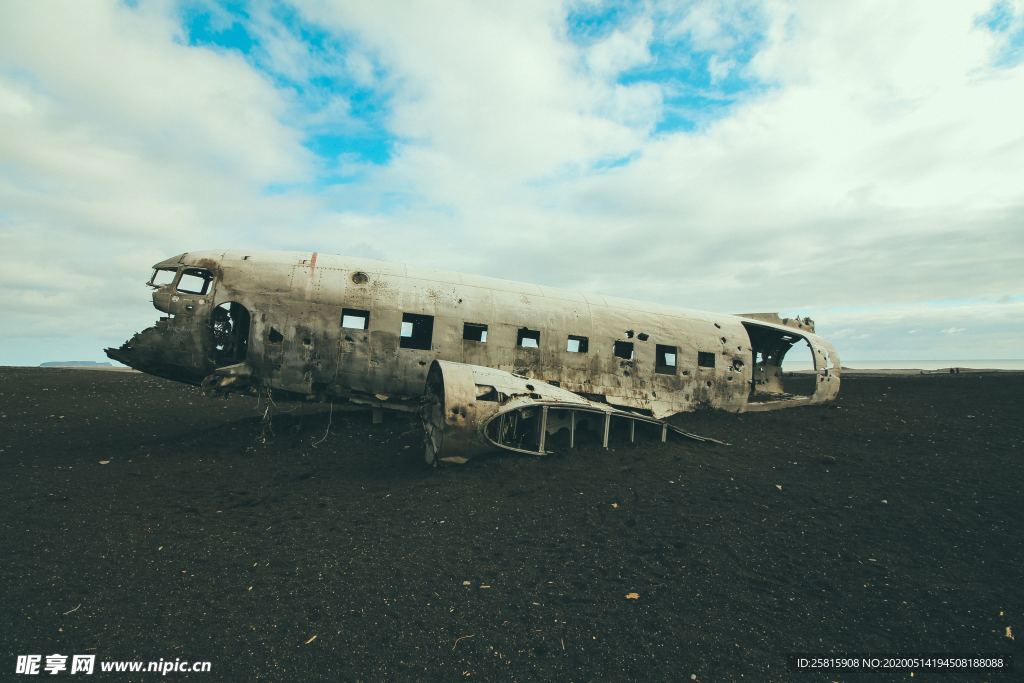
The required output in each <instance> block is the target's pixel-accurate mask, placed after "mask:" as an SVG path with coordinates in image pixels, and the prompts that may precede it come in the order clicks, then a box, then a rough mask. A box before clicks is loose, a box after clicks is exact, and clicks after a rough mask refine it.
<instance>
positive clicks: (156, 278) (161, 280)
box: [148, 268, 178, 287]
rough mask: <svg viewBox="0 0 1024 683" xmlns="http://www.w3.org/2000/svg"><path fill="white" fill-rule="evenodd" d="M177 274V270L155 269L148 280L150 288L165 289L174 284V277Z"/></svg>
mask: <svg viewBox="0 0 1024 683" xmlns="http://www.w3.org/2000/svg"><path fill="white" fill-rule="evenodd" d="M177 274H178V269H177V268H157V269H156V270H154V271H153V277H151V278H149V283H148V284H149V286H150V287H165V286H167V285H169V284H171V283H172V282H174V276H175V275H177Z"/></svg>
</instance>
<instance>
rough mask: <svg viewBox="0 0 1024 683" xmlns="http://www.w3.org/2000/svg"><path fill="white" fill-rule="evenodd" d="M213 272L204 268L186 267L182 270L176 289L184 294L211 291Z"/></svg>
mask: <svg viewBox="0 0 1024 683" xmlns="http://www.w3.org/2000/svg"><path fill="white" fill-rule="evenodd" d="M211 282H213V273H211V272H210V271H208V270H205V269H203V268H186V269H185V270H183V271H181V279H180V280H178V286H177V287H176V289H177V290H178V291H179V292H181V293H183V294H206V293H207V292H209V291H210V283H211Z"/></svg>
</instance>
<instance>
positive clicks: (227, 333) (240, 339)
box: [210, 301, 250, 368]
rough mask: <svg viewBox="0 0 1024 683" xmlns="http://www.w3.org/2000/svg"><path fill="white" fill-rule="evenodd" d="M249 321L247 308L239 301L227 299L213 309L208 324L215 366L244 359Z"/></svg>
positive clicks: (247, 346)
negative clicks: (210, 330)
mask: <svg viewBox="0 0 1024 683" xmlns="http://www.w3.org/2000/svg"><path fill="white" fill-rule="evenodd" d="M249 322H250V316H249V310H248V309H247V308H246V307H245V306H243V305H242V304H240V303H237V302H234V301H229V302H225V303H222V304H221V305H220V306H217V308H215V309H213V316H212V318H211V321H210V324H211V328H212V331H213V348H214V363H215V365H216V367H218V368H219V367H223V366H225V365H234V364H235V363H241V362H242V361H244V360H245V357H246V354H247V353H248V350H249Z"/></svg>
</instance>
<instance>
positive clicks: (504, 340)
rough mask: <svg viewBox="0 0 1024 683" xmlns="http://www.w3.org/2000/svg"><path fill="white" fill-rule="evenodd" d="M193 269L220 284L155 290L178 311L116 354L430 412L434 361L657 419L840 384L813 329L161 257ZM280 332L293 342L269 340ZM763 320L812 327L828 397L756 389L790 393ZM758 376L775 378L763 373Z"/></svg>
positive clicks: (351, 268) (586, 298) (480, 282)
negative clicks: (230, 312)
mask: <svg viewBox="0 0 1024 683" xmlns="http://www.w3.org/2000/svg"><path fill="white" fill-rule="evenodd" d="M182 266H192V267H198V268H205V269H208V270H209V271H211V272H212V273H213V274H214V278H215V279H214V282H213V285H212V291H209V292H207V293H206V294H205V295H189V294H184V293H181V292H177V291H176V290H175V289H174V287H173V286H172V285H167V286H164V287H161V288H158V289H156V291H155V292H154V295H153V300H154V305H155V306H156V307H157V308H158V309H160V310H161V311H164V312H166V313H169V314H172V317H171V318H170V319H162V320H161V321H160V322H159V323H158V324H157V326H155V327H153V328H149V329H148V330H145V331H143V332H142V333H140V334H139V335H136V337H135V338H133V340H130V341H129V342H128V343H126V344H125V345H124V346H122V347H121V349H111V350H110V355H111V357H113V358H116V359H117V360H121V361H122V362H125V363H126V364H127V365H131V366H132V367H136V368H138V369H140V370H143V371H147V372H151V373H153V374H157V375H161V376H164V377H170V378H172V379H177V380H181V381H186V382H192V383H199V382H202V381H203V380H204V378H209V377H210V376H216V375H217V374H218V373H219V374H220V375H222V376H227V375H231V376H233V377H236V378H237V377H240V376H244V378H245V381H244V382H240V383H239V387H241V386H245V387H249V388H252V387H258V388H266V389H271V390H274V391H280V392H284V393H287V394H293V395H298V396H304V397H309V398H317V399H321V400H324V399H330V400H334V399H349V400H352V401H354V402H357V403H364V404H368V405H373V406H377V407H385V408H399V409H401V408H406V409H416V407H417V406H418V404H419V401H420V398H421V397H422V395H423V392H424V384H425V380H426V377H427V372H428V369H429V368H430V366H431V364H432V363H433V361H435V360H440V361H452V362H455V363H463V364H466V365H470V366H481V367H485V368H494V369H497V370H500V371H504V372H508V373H514V374H517V375H522V376H526V377H530V378H533V379H537V380H540V381H545V382H553V383H556V384H557V385H558V386H560V387H561V389H563V390H565V391H568V392H572V393H575V394H580V395H582V396H584V397H587V398H590V399H597V400H600V401H602V402H607V403H608V404H610V405H612V406H616V407H620V408H625V409H631V410H635V411H642V412H643V413H644V414H647V415H650V416H652V417H655V418H664V417H667V416H670V415H673V414H676V413H680V412H686V411H691V410H694V409H696V408H699V407H710V408H718V409H722V410H726V411H731V412H745V411H751V410H770V409H774V408H781V407H788V406H791V405H811V404H817V403H822V402H826V401H830V400H832V399H834V398H835V396H836V395H837V393H838V391H839V367H840V363H839V357H838V354H837V353H836V351H835V349H834V348H833V347H832V345H831V344H829V343H828V342H827V341H826V340H825V339H823V338H821V337H819V336H817V335H816V334H814V333H813V332H812V331H808V330H807V329H798V328H797V327H795V326H793V325H787V324H781V323H775V322H769V321H768V320H765V319H754V318H749V317H741V316H733V315H726V314H715V313H708V312H704V311H698V310H691V309H685V308H676V307H672V306H664V305H658V304H652V303H644V302H638V301H630V300H625V299H617V298H612V297H605V296H600V295H593V294H582V293H578V292H573V291H568V290H563V289H556V288H552V287H545V286H542V285H536V284H526V283H518V282H510V281H506V280H499V279H495V278H489V277H481V276H476V275H468V274H462V273H456V272H450V271H442V270H433V269H429V268H421V267H416V266H411V265H402V264H394V263H386V262H381V261H374V260H369V259H361V258H353V257H342V256H332V255H327V254H318V253H300V252H260V251H223V252H221V251H202V252H188V253H185V254H181V255H179V256H175V257H173V258H170V259H167V260H166V261H162V262H161V263H158V264H156V266H155V267H156V268H179V267H182ZM225 302H235V303H239V304H242V305H243V306H245V307H246V308H247V309H248V311H249V312H250V314H251V329H250V334H249V341H248V351H247V355H246V359H245V367H244V368H242V369H239V368H233V369H231V370H230V371H228V372H225V371H223V368H221V369H218V368H217V363H216V362H215V360H214V353H213V351H212V341H211V338H210V333H209V327H210V312H211V310H212V309H213V308H214V307H216V306H218V305H220V304H223V303H225ZM343 308H350V309H362V310H367V311H369V312H370V320H369V328H368V329H366V330H353V329H346V328H342V327H341V326H340V318H341V311H342V309H343ZM403 313H418V314H425V315H430V316H433V318H434V323H433V336H432V343H431V347H430V349H429V350H427V349H424V350H420V349H409V348H400V344H399V342H400V336H399V334H400V330H401V325H402V315H403ZM787 322H789V321H787ZM464 323H482V324H486V325H487V326H488V331H487V341H486V342H485V343H481V342H476V341H468V340H464V339H463V338H462V337H463V324H464ZM524 327H525V328H529V329H531V330H539V331H540V332H541V335H540V343H539V348H535V349H534V348H522V347H520V346H517V332H518V330H519V329H520V328H524ZM271 329H273V330H274V331H275V332H276V333H278V334H279V335H281V337H282V338H281V339H280V341H278V342H276V343H272V342H271V341H270V339H271ZM750 330H760V331H761V332H758V334H761V333H765V334H772V333H775V332H779V333H785V334H789V335H795V336H796V337H798V338H802V339H806V341H807V342H808V344H809V345H810V347H811V349H812V353H813V354H814V358H815V362H816V367H817V369H816V380H815V381H816V389H815V391H814V393H813V395H810V396H805V397H800V398H799V399H796V400H794V399H792V398H789V399H788V400H778V401H773V400H762V401H759V402H756V403H754V402H751V401H750V400H749V398H750V395H751V387H752V386H755V387H760V388H759V389H756V391H762V392H767V393H769V394H778V393H779V392H781V384H779V378H780V375H779V372H778V369H779V368H778V366H779V364H781V360H782V356H778V357H775V358H769V359H766V360H765V361H764V362H762V363H759V364H755V359H754V357H753V348H752V345H751V336H750V334H749V333H748V332H750ZM568 335H580V336H585V337H588V338H589V349H588V352H587V353H569V352H567V351H566V338H567V336H568ZM616 341H630V342H632V343H633V345H634V352H635V356H634V358H633V359H632V360H626V359H623V358H619V357H616V356H615V355H613V352H612V349H613V345H614V342H616ZM656 344H664V345H670V346H676V347H678V352H677V356H676V359H677V367H676V368H675V372H674V373H673V374H658V373H656V372H655V345H656ZM786 349H787V350H788V346H787V347H786ZM698 352H710V353H713V354H714V355H715V367H713V368H708V367H700V366H699V365H698V362H697V359H698ZM784 352H785V350H783V351H781V353H782V354H783V355H784ZM826 359H828V362H826ZM755 375H756V376H758V377H759V379H760V381H759V382H758V383H757V384H755V385H752V379H754V377H755ZM225 388H227V387H226V386H225Z"/></svg>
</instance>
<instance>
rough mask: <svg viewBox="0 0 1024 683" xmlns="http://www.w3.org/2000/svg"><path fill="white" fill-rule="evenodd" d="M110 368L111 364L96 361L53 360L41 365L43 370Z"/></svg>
mask: <svg viewBox="0 0 1024 683" xmlns="http://www.w3.org/2000/svg"><path fill="white" fill-rule="evenodd" d="M103 365H106V366H109V365H110V363H107V362H101V361H95V360H51V361H47V362H46V363H40V364H39V367H41V368H83V367H94V366H103Z"/></svg>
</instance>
